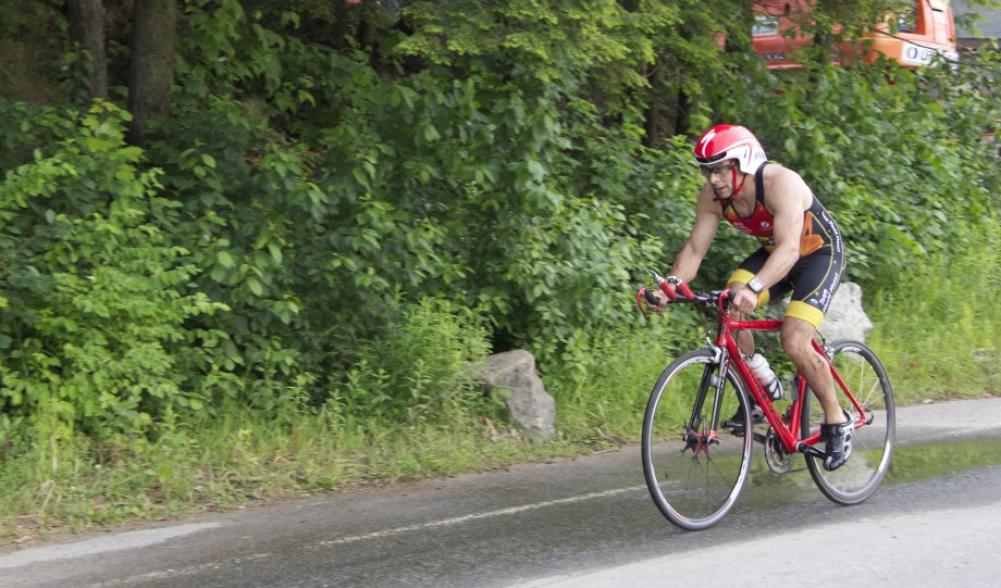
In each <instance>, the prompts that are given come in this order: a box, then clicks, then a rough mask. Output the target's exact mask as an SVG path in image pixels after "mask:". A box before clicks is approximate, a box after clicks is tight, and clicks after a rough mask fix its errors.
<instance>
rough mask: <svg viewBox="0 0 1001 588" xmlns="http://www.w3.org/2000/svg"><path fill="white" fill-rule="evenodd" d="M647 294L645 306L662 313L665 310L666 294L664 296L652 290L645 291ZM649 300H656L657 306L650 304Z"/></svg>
mask: <svg viewBox="0 0 1001 588" xmlns="http://www.w3.org/2000/svg"><path fill="white" fill-rule="evenodd" d="M647 292H649V294H648V295H647V299H646V300H645V301H646V304H647V306H649V307H650V308H652V309H654V310H655V311H657V312H664V309H665V308H667V294H664V293H663V292H661V291H660V290H653V289H651V290H647ZM649 298H656V299H657V304H656V305H654V304H652V303H651V302H650V300H649Z"/></svg>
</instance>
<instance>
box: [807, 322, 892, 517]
mask: <svg viewBox="0 0 1001 588" xmlns="http://www.w3.org/2000/svg"><path fill="white" fill-rule="evenodd" d="M832 348H833V349H834V356H833V359H832V363H833V364H834V367H835V369H836V370H837V371H838V373H839V375H840V376H841V378H842V381H844V382H845V385H847V386H849V388H850V390H851V391H852V394H854V395H855V397H856V399H857V400H858V401H859V405H860V406H861V407H862V408H863V410H864V411H865V413H866V416H867V417H869V418H871V419H872V422H871V423H870V424H863V425H862V426H861V427H859V428H857V429H855V430H854V432H853V439H852V454H851V457H850V458H849V460H848V462H847V463H845V464H844V465H843V466H841V467H840V468H838V469H837V470H835V471H833V472H829V471H827V470H825V469H824V467H823V464H822V461H823V460H822V459H820V458H815V457H810V456H808V457H807V458H806V461H807V466H808V467H809V469H810V475H811V476H812V477H813V480H814V481H815V482H816V483H817V486H818V488H820V490H821V491H822V492H823V493H824V494H825V495H826V496H827V497H828V498H830V499H831V500H833V501H835V502H838V503H841V504H856V503H858V502H861V501H863V500H865V499H866V498H868V497H869V495H871V494H872V492H873V491H875V489H876V487H877V486H878V485H879V483H880V482H881V481H882V479H883V476H885V475H886V472H887V470H888V469H889V466H890V460H891V457H892V452H893V440H894V405H893V393H892V390H891V389H890V383H889V379H888V378H887V376H886V371H885V370H884V368H883V366H882V364H881V363H880V362H879V359H878V358H877V357H876V355H875V353H873V352H872V350H870V349H869V348H868V347H865V346H864V345H862V344H860V343H856V342H848V341H844V342H838V343H834V344H833V345H832ZM838 395H839V401H840V403H841V405H842V406H843V407H844V408H849V409H850V403H849V402H848V400H847V398H845V397H844V395H843V393H842V391H841V390H838ZM803 410H804V414H803V427H804V432H805V431H806V430H808V429H810V430H816V429H817V427H819V426H820V423H821V422H822V421H823V418H824V416H823V410H822V409H821V407H820V403H819V402H818V401H817V399H816V396H815V395H814V394H813V392H812V390H808V392H807V398H806V402H805V403H804V409H803ZM850 412H852V413H854V410H850ZM856 416H857V415H856Z"/></svg>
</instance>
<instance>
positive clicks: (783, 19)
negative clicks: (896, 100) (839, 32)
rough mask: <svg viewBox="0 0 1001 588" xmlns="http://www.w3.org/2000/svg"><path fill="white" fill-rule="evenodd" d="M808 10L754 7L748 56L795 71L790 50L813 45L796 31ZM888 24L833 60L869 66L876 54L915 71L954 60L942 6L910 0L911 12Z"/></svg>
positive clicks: (765, 3)
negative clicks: (936, 59) (941, 60)
mask: <svg viewBox="0 0 1001 588" xmlns="http://www.w3.org/2000/svg"><path fill="white" fill-rule="evenodd" d="M809 10H810V2H809V1H808V0H788V1H783V2H780V1H775V0H756V1H755V13H756V14H755V24H754V29H753V31H752V36H753V43H754V50H755V51H756V52H757V53H758V55H760V56H761V57H762V58H763V59H764V60H765V61H766V62H767V64H768V68H769V69H784V68H793V67H800V65H799V64H798V63H796V62H795V61H793V54H794V52H795V50H796V48H798V47H801V46H803V45H807V44H809V43H812V42H813V37H812V36H811V35H810V34H806V33H803V32H802V31H801V30H800V25H799V23H803V22H805V21H806V20H808V19H809ZM893 18H894V19H895V20H896V21H897V26H896V31H895V32H893V31H892V28H891V26H890V23H885V24H882V25H880V26H878V27H877V28H876V29H875V30H873V31H871V32H870V33H869V34H868V35H867V36H866V37H865V38H863V39H859V40H855V41H853V42H845V43H842V44H840V45H839V46H838V48H837V49H838V55H836V56H835V60H836V61H838V62H845V61H848V60H850V59H856V58H860V59H862V60H864V61H874V60H875V59H876V57H877V56H878V55H879V54H882V55H884V56H886V57H887V58H889V59H893V60H895V61H898V62H899V63H900V64H901V65H903V66H904V67H921V66H924V65H928V64H929V63H931V61H932V59H933V58H934V57H935V55H936V54H940V55H942V56H943V57H945V58H946V59H949V60H953V61H955V60H956V59H957V58H958V54H957V52H956V28H955V23H954V22H953V17H952V9H951V8H950V6H949V1H948V0H916V1H915V2H914V9H913V10H911V11H908V12H907V13H904V14H899V15H895V16H894V17H893ZM860 41H863V42H860ZM866 41H867V42H868V43H866ZM865 47H867V49H866V48H865Z"/></svg>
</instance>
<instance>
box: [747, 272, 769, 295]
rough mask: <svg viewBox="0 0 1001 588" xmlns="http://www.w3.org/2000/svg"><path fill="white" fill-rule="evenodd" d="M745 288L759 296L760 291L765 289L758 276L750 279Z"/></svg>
mask: <svg viewBox="0 0 1001 588" xmlns="http://www.w3.org/2000/svg"><path fill="white" fill-rule="evenodd" d="M747 287H748V288H749V289H750V290H751V292H754V293H755V294H761V291H762V290H764V289H765V285H764V284H762V283H761V280H759V279H758V276H754V277H753V278H751V281H750V282H748V283H747Z"/></svg>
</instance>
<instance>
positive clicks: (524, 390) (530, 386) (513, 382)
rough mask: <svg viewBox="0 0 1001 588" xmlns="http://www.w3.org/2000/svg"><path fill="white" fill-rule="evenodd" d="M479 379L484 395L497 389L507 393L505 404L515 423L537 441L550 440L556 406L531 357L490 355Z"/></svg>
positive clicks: (521, 353)
mask: <svg viewBox="0 0 1001 588" xmlns="http://www.w3.org/2000/svg"><path fill="white" fill-rule="evenodd" d="M481 379H482V380H483V383H484V385H485V387H486V391H487V394H492V393H493V392H494V391H495V390H497V389H499V388H501V389H504V390H507V391H509V393H510V394H509V396H508V397H507V398H506V399H505V402H506V403H507V407H508V409H509V410H510V411H511V416H512V417H513V418H514V420H515V422H516V423H518V424H519V425H521V426H522V427H524V428H525V429H526V430H527V431H528V432H529V433H531V434H532V436H534V437H536V438H538V439H542V440H548V439H552V437H553V435H554V434H555V432H556V428H555V422H556V402H555V401H554V400H553V397H552V396H550V395H549V394H548V393H547V392H546V388H545V386H544V385H543V384H542V379H540V378H539V375H538V374H537V373H536V372H535V358H534V357H532V354H531V353H529V352H527V351H524V350H522V349H515V350H513V351H505V352H504V353H498V354H497V355H491V356H490V357H488V358H487V359H486V361H485V362H484V366H483V372H482V373H481Z"/></svg>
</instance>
